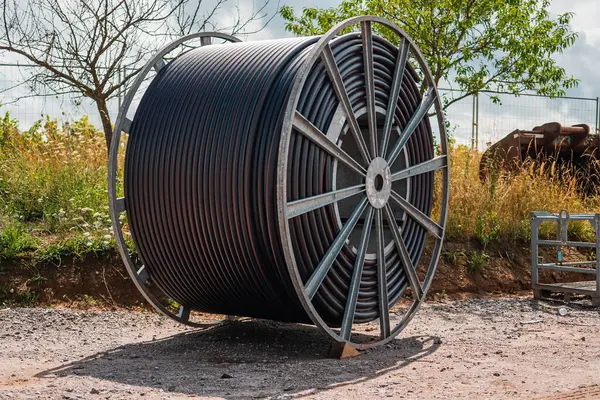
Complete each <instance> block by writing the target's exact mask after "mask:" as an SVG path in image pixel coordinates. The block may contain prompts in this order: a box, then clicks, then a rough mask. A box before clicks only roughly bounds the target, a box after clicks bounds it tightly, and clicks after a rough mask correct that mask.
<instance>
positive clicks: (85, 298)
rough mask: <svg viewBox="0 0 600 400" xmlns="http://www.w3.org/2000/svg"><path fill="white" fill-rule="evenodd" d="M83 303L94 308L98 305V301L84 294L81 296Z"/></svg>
mask: <svg viewBox="0 0 600 400" xmlns="http://www.w3.org/2000/svg"><path fill="white" fill-rule="evenodd" d="M83 301H84V302H85V304H87V305H88V306H92V307H95V306H97V305H98V300H96V299H95V298H94V297H93V296H90V295H87V294H84V295H83Z"/></svg>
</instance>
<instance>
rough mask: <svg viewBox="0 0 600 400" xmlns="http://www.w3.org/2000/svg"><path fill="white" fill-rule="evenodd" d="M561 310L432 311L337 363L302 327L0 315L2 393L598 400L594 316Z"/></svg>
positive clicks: (483, 305) (599, 329)
mask: <svg viewBox="0 0 600 400" xmlns="http://www.w3.org/2000/svg"><path fill="white" fill-rule="evenodd" d="M559 307H562V305H557V304H551V303H538V302H535V301H532V300H530V299H524V298H513V299H487V300H476V299H473V300H467V301H458V302H447V303H429V304H426V305H425V306H424V307H423V308H422V309H421V311H420V312H419V313H418V314H417V316H416V317H415V318H414V319H413V321H412V322H411V324H410V325H409V327H408V328H407V329H406V330H405V331H404V332H403V333H402V335H401V336H400V338H399V339H397V340H395V341H394V342H392V343H391V344H389V345H387V346H384V347H382V348H377V349H374V350H370V351H365V352H363V353H362V354H361V356H360V357H357V358H353V359H350V360H343V361H340V360H332V359H326V358H324V357H323V355H324V354H325V353H326V351H327V348H328V342H327V340H326V339H325V338H324V336H323V335H322V334H321V333H320V332H319V331H317V330H316V329H315V328H313V327H308V326H298V325H285V324H278V323H273V322H268V321H253V320H246V321H236V322H229V323H227V324H226V325H225V326H221V327H219V328H216V329H212V330H209V331H205V332H200V331H194V330H191V329H187V328H183V327H181V326H178V325H176V324H175V323H172V322H170V321H168V320H166V319H163V318H161V317H159V316H157V315H155V314H151V313H134V312H109V311H102V312H81V311H79V312H75V311H69V310H52V309H9V310H2V311H0V329H1V331H0V398H1V399H4V398H19V399H20V398H57V399H71V398H85V399H94V398H98V399H129V398H145V399H148V398H152V399H153V398H157V399H162V398H190V397H195V396H202V397H204V396H205V397H213V398H295V397H308V398H319V399H338V398H350V399H353V398H356V399H362V398H381V397H390V398H405V399H449V398H457V399H458V398H460V399H463V398H469V399H470V398H473V399H482V398H511V399H512V398H526V399H530V398H537V397H550V396H552V398H553V399H554V398H556V399H560V398H562V396H558V397H555V396H556V394H557V393H564V394H565V395H567V394H569V393H571V394H572V395H574V394H575V393H574V392H573V391H574V390H576V389H577V390H578V392H579V395H578V397H569V398H570V399H576V398H577V399H593V398H598V396H600V390H599V389H598V387H597V386H595V385H600V313H599V311H598V310H597V309H592V308H579V307H575V306H574V307H567V311H568V312H567V315H566V316H560V315H559V314H558V308H559ZM373 326H376V324H373V325H372V326H365V332H368V331H369V330H370V329H371V328H372V327H373ZM141 396H144V397H141Z"/></svg>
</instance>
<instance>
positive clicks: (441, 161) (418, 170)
mask: <svg viewBox="0 0 600 400" xmlns="http://www.w3.org/2000/svg"><path fill="white" fill-rule="evenodd" d="M447 166H448V156H446V155H441V156H437V157H434V158H432V159H431V160H427V161H424V162H422V163H420V164H416V165H413V166H410V167H408V168H405V169H403V170H401V171H398V172H394V173H393V174H392V182H395V181H399V180H401V179H408V178H411V177H413V176H416V175H421V174H426V173H428V172H434V171H437V170H438V169H442V168H445V167H447Z"/></svg>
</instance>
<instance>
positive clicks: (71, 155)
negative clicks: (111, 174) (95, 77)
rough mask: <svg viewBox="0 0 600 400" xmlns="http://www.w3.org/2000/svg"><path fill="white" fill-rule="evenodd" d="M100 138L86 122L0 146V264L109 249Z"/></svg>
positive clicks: (46, 128)
mask: <svg viewBox="0 0 600 400" xmlns="http://www.w3.org/2000/svg"><path fill="white" fill-rule="evenodd" d="M103 141H104V138H103V135H102V134H101V133H100V132H98V130H97V129H96V128H95V127H94V126H93V125H90V124H89V121H88V119H87V117H84V118H82V119H81V120H79V121H75V122H74V123H71V124H65V125H64V126H59V124H58V123H57V121H55V120H52V119H50V118H48V117H46V119H44V120H41V121H38V123H36V124H35V125H34V126H33V127H32V128H31V129H30V130H28V131H26V132H18V131H16V130H15V133H14V134H12V135H10V136H8V137H7V140H6V141H5V142H4V143H3V145H2V146H0V193H1V196H0V258H1V257H4V258H14V257H17V256H19V255H20V254H22V253H25V252H29V253H32V256H33V257H34V258H36V259H37V260H38V261H52V262H55V263H59V262H60V260H61V258H63V257H64V256H84V255H85V254H88V253H95V254H102V253H105V252H107V251H109V250H111V249H114V238H113V236H112V228H111V223H110V217H109V213H108V196H107V179H106V176H107V162H106V152H105V150H104V147H103Z"/></svg>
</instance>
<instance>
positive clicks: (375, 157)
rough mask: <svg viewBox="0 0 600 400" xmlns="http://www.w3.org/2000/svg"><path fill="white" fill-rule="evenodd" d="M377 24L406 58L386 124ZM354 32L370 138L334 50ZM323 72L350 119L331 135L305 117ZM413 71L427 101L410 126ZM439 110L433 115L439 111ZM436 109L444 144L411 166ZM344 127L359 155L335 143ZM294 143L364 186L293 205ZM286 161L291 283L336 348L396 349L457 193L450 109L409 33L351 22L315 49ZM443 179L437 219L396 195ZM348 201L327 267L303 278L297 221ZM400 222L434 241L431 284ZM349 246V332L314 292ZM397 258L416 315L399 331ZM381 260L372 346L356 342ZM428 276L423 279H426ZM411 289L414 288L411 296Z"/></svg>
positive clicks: (282, 154)
mask: <svg viewBox="0 0 600 400" xmlns="http://www.w3.org/2000/svg"><path fill="white" fill-rule="evenodd" d="M374 26H379V27H380V28H384V31H385V33H386V37H389V36H388V35H390V36H394V37H395V39H396V40H393V41H394V42H397V43H398V47H397V58H396V61H395V66H394V67H393V80H392V83H391V85H390V89H389V103H388V104H387V109H385V110H384V118H381V113H380V112H377V111H376V109H381V105H380V104H379V105H376V99H375V85H376V79H375V76H374V75H375V73H374V67H373V65H374V53H373V27H374ZM353 27H359V29H360V33H359V35H360V37H361V39H362V48H363V55H362V57H363V61H364V82H363V83H362V84H363V85H364V89H365V93H366V96H365V97H366V98H365V99H362V100H363V101H364V104H365V105H366V119H367V123H366V134H365V133H364V131H365V128H361V126H360V124H359V122H358V119H359V116H358V115H356V111H355V110H354V109H353V104H352V100H351V98H350V95H349V93H348V91H347V87H346V86H345V82H344V80H343V78H342V73H341V71H340V69H339V68H338V63H337V60H336V57H335V54H334V49H333V47H334V43H335V40H336V39H338V38H339V37H340V35H341V33H342V32H347V31H348V30H351V28H353ZM378 40H379V39H378ZM409 63H410V64H409ZM317 66H320V67H324V68H325V70H326V72H327V76H328V78H329V80H330V82H331V85H332V87H333V90H334V92H335V96H336V97H337V100H338V102H339V108H341V111H342V115H343V117H344V118H345V121H344V122H343V123H340V122H339V120H338V119H336V118H334V121H332V122H331V125H330V127H329V129H323V130H321V129H319V128H317V127H316V126H315V125H314V124H313V123H312V122H311V120H309V118H308V117H307V116H305V115H302V113H301V112H300V111H299V98H300V96H301V94H302V91H303V88H304V86H305V84H306V83H307V76H308V75H309V73H310V72H311V70H313V68H316V67H317ZM413 66H414V67H413ZM409 68H413V72H414V70H415V69H418V70H419V72H420V74H421V76H422V78H423V80H422V82H421V100H420V103H419V104H417V106H416V107H415V109H414V111H413V112H412V115H410V116H407V117H406V120H405V122H404V123H400V122H399V121H398V120H397V118H396V117H395V115H396V104H397V101H398V99H399V97H400V96H401V95H402V90H403V77H404V74H407V73H408V72H409V71H408V70H409ZM430 109H433V110H432V111H430ZM433 111H434V112H435V114H436V117H437V118H436V121H437V125H438V126H437V128H438V134H439V141H437V143H435V142H434V141H433V140H432V141H431V142H432V146H433V147H434V149H430V151H431V153H432V154H433V156H432V157H431V158H429V159H428V160H426V161H422V162H419V163H411V162H410V158H411V157H408V156H406V154H405V148H406V145H407V143H408V142H409V140H410V139H411V136H412V135H413V134H414V132H415V131H416V130H417V128H418V127H419V126H420V124H421V123H422V122H423V121H424V119H425V118H428V114H429V113H430V112H433ZM378 114H379V116H378ZM360 117H361V118H363V126H364V125H365V123H364V115H361V116H360ZM382 119H383V121H382ZM336 124H337V125H339V126H338V127H337V128H334V129H338V130H339V131H340V132H341V131H344V130H345V131H347V132H349V135H347V136H350V135H351V137H352V138H353V139H354V141H355V143H356V148H357V151H356V152H354V154H350V153H349V152H347V151H345V150H344V148H343V146H342V144H341V141H340V140H336V139H335V138H336V137H337V138H339V137H340V134H338V135H337V136H336V135H334V136H332V135H331V132H330V131H331V129H332V126H333V125H336ZM292 135H301V136H302V137H304V138H306V139H308V140H309V141H310V142H312V143H313V144H314V145H316V146H318V147H319V148H320V149H321V150H322V151H324V152H325V153H327V154H328V155H329V156H330V157H332V158H333V159H334V163H335V164H337V165H342V164H343V165H344V167H345V168H346V169H347V170H349V171H351V172H352V173H353V174H355V175H356V176H357V177H358V178H359V179H360V183H359V184H357V185H353V186H348V187H337V186H335V185H334V187H333V190H332V191H330V192H326V193H321V194H319V195H316V196H312V197H307V198H303V199H295V200H293V201H290V200H289V199H288V193H287V187H288V184H289V182H288V179H290V177H289V174H288V169H289V168H291V166H290V165H289V160H288V153H289V151H290V141H291V136H292ZM400 159H405V160H407V161H406V165H403V166H402V168H400V169H398V168H396V170H395V171H394V170H392V169H391V168H392V166H393V165H394V163H396V162H397V161H398V160H400ZM278 160H279V161H278V162H279V168H278V174H277V203H278V218H279V227H280V232H279V234H280V237H281V242H282V246H283V250H284V255H285V259H286V263H287V266H288V270H289V274H290V276H291V279H292V283H293V285H294V288H295V290H296V292H297V295H298V297H299V299H300V301H301V303H302V305H303V307H304V309H305V310H306V313H307V314H308V316H309V317H310V319H311V320H312V321H313V322H314V323H315V324H316V325H317V326H318V327H319V328H321V329H322V330H323V331H324V332H326V333H327V334H328V335H329V336H330V337H331V338H333V339H334V340H335V341H337V342H347V343H350V344H351V345H353V346H354V347H356V348H359V349H364V348H370V347H374V346H377V345H381V344H384V343H387V342H389V341H390V340H392V339H393V338H394V337H395V336H397V335H398V334H399V333H400V331H401V330H402V329H403V328H404V327H405V326H406V325H407V323H408V322H409V321H410V320H411V318H412V317H413V316H414V314H415V312H416V311H417V309H418V308H419V306H420V304H421V303H422V301H423V299H424V297H425V295H426V294H427V292H428V290H429V287H430V285H431V281H432V278H433V275H434V273H435V269H436V266H437V262H438V259H439V256H440V252H441V248H442V242H443V237H444V230H445V225H446V217H447V206H448V193H449V182H448V180H449V170H448V148H447V136H446V131H445V126H444V118H443V113H442V103H441V101H440V97H439V94H438V91H437V88H436V86H435V84H434V81H433V78H432V76H431V72H430V70H429V68H428V66H427V65H426V63H425V60H424V58H423V56H422V54H421V52H420V50H419V49H418V47H417V46H416V44H415V43H414V42H413V41H412V40H411V39H410V38H409V37H408V36H407V35H406V33H405V32H404V31H403V30H402V29H400V28H399V27H398V26H397V25H396V24H394V23H392V22H390V21H387V20H385V19H383V18H379V17H374V16H363V17H356V18H352V19H349V20H346V21H344V22H342V23H340V24H338V25H336V26H334V27H333V28H332V29H331V30H329V32H327V33H326V34H325V35H324V36H322V37H321V38H320V40H319V41H318V42H317V43H316V44H315V45H314V46H313V48H312V50H311V53H310V54H309V55H308V56H307V58H306V61H305V64H304V65H303V67H302V69H301V70H300V72H299V73H298V75H297V77H296V79H295V82H294V85H293V88H292V91H291V95H290V98H289V101H288V104H287V108H286V111H285V118H284V123H283V128H282V139H281V142H280V147H279V158H278ZM397 165H398V164H397ZM436 171H437V172H436ZM436 173H437V175H438V177H440V178H441V190H438V193H439V194H438V195H437V196H438V197H439V198H437V199H436V201H437V204H439V210H438V211H437V213H436V215H437V218H436V219H437V221H436V220H434V219H432V217H431V216H430V215H427V213H424V212H422V211H421V210H419V209H417V207H415V206H414V205H413V204H411V203H410V201H409V200H407V198H408V197H407V196H406V195H403V194H402V193H399V192H398V191H396V190H394V189H393V187H392V184H393V183H395V182H399V181H406V182H408V181H410V180H411V178H413V177H417V176H419V175H422V174H432V175H434V174H436ZM292 179H293V178H292ZM414 189H415V188H413V190H414ZM349 198H355V199H358V200H357V201H356V202H355V203H354V206H353V211H352V213H351V214H350V215H348V216H347V218H346V221H345V222H343V224H342V225H341V226H340V227H339V231H338V232H337V236H336V237H335V239H334V240H333V242H331V245H330V247H329V248H328V249H327V250H326V252H325V255H324V256H323V257H322V259H321V260H320V261H319V262H318V265H316V266H315V267H314V270H313V272H312V274H311V275H310V276H309V277H308V279H307V278H306V277H305V278H304V279H303V278H302V277H301V274H300V272H299V270H298V267H297V257H298V254H296V253H295V249H294V246H293V242H292V236H291V227H290V223H291V221H292V220H294V218H298V217H300V216H302V215H305V214H307V213H309V212H312V211H314V210H318V209H321V208H323V207H326V206H330V205H335V206H336V207H337V203H338V202H340V201H342V200H344V199H349ZM398 214H403V215H404V218H406V219H408V220H412V221H414V222H415V223H416V224H418V225H419V226H420V227H421V228H422V229H424V231H425V232H426V234H427V237H431V238H433V240H434V245H433V249H432V250H431V255H430V261H429V263H428V265H427V266H426V270H425V272H424V277H422V278H421V277H419V274H418V268H417V266H418V265H417V264H416V263H414V262H413V260H411V256H410V254H408V251H407V246H406V243H405V240H404V238H403V231H402V228H401V226H400V224H399V222H398V218H397V215H398ZM338 217H339V216H338ZM361 218H362V221H363V224H362V225H363V229H362V233H360V235H359V236H358V237H359V238H360V239H359V240H358V242H357V243H356V244H355V245H352V243H350V239H349V238H350V236H351V234H352V232H353V231H354V230H355V229H356V226H357V223H358V221H359V220H360V219H361ZM338 221H340V222H341V221H342V220H341V219H340V218H338ZM386 224H387V225H386ZM373 227H374V228H375V229H374V231H375V232H374V235H372V234H371V230H372V229H373ZM386 237H387V239H386ZM372 241H374V242H375V243H376V244H375V246H374V247H376V250H375V251H374V253H375V254H369V252H368V248H369V243H370V242H372ZM386 242H387V243H386ZM348 244H350V245H352V247H353V249H354V250H353V251H354V252H355V255H356V258H355V263H354V266H353V269H352V272H351V280H350V285H349V289H348V294H347V301H346V305H345V310H344V312H343V319H342V321H341V324H338V325H337V326H332V324H330V323H328V322H326V320H325V319H324V318H323V316H322V315H321V314H320V312H319V310H318V307H316V306H315V304H314V301H313V300H314V298H315V294H316V293H317V292H318V291H319V290H322V289H321V286H322V284H323V281H324V280H325V279H326V277H327V275H328V273H330V270H331V268H332V265H333V264H334V262H335V260H336V258H337V257H338V256H339V254H340V252H341V250H342V248H344V246H346V245H348ZM390 252H396V255H397V257H399V260H400V263H401V265H402V268H403V271H404V274H405V277H406V284H405V286H404V289H403V293H405V294H407V293H410V295H411V297H412V299H409V300H408V301H409V302H410V303H409V304H410V305H409V306H406V310H407V311H406V312H405V313H404V314H403V316H402V317H401V318H400V320H399V321H397V322H396V323H395V324H394V326H391V324H390V308H391V307H392V306H393V304H390V299H389V297H388V282H387V279H388V278H387V275H386V264H385V260H386V256H387V255H389V254H390ZM373 258H376V263H377V266H376V270H377V298H378V310H379V331H380V335H379V337H378V338H376V339H375V340H372V341H371V342H366V343H364V342H358V341H355V340H353V336H352V335H353V333H356V325H357V324H355V314H356V307H357V301H358V299H359V292H360V287H361V278H362V276H363V265H364V263H365V259H373ZM413 258H414V257H413ZM417 258H420V257H417ZM421 271H422V269H421ZM421 274H422V275H423V272H421ZM407 288H409V290H406V289H407ZM340 325H341V326H340Z"/></svg>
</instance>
